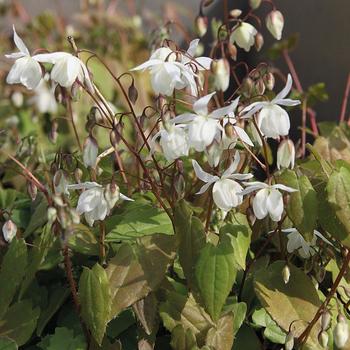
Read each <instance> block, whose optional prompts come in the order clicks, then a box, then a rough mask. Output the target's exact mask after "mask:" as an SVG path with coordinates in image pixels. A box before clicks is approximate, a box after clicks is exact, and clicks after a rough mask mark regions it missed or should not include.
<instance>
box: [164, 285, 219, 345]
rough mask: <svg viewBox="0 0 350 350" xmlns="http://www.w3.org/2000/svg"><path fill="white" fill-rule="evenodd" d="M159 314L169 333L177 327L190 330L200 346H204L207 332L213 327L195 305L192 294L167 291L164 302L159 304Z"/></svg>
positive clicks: (204, 313)
mask: <svg viewBox="0 0 350 350" xmlns="http://www.w3.org/2000/svg"><path fill="white" fill-rule="evenodd" d="M159 314H160V317H161V318H162V320H163V323H164V326H165V327H166V328H167V329H168V330H169V331H170V332H172V331H173V329H174V328H175V327H176V326H178V325H181V326H182V327H183V328H184V329H185V330H187V329H190V330H191V331H192V333H193V334H194V335H195V336H196V339H197V343H198V345H200V346H201V345H204V341H205V336H206V334H207V332H208V330H209V329H210V327H212V326H214V324H213V322H212V321H211V319H210V316H209V315H208V314H207V313H206V312H205V311H204V310H203V308H202V307H201V306H200V305H198V304H197V303H196V301H195V299H194V298H193V295H192V294H190V295H189V296H187V295H183V294H181V293H178V292H176V291H167V293H166V301H165V302H163V303H161V304H160V307H159Z"/></svg>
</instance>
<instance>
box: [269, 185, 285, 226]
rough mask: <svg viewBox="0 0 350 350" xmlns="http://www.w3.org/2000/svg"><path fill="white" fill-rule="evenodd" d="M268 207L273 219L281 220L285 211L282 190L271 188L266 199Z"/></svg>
mask: <svg viewBox="0 0 350 350" xmlns="http://www.w3.org/2000/svg"><path fill="white" fill-rule="evenodd" d="M266 207H267V210H268V212H269V214H270V217H271V220H273V221H279V220H281V216H282V213H283V196H282V194H281V192H279V191H278V190H275V189H271V190H270V193H269V195H268V197H267V200H266Z"/></svg>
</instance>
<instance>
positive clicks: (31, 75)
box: [5, 26, 42, 90]
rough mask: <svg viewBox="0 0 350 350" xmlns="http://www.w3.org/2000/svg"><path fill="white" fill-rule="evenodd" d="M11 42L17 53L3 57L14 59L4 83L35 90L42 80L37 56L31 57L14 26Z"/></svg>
mask: <svg viewBox="0 0 350 350" xmlns="http://www.w3.org/2000/svg"><path fill="white" fill-rule="evenodd" d="M13 41H14V42H15V45H16V47H17V48H18V50H19V52H14V53H11V54H8V55H5V57H7V58H12V59H15V63H14V65H13V66H12V68H11V70H10V72H9V74H8V75H7V78H6V82H7V83H8V84H23V85H24V86H25V87H26V88H27V89H29V90H31V89H35V88H36V87H37V86H38V85H39V83H40V80H41V78H42V69H41V66H40V64H39V63H38V61H37V60H36V57H37V56H31V55H30V53H29V50H28V48H27V46H26V45H25V44H24V42H23V40H22V39H21V38H20V37H19V36H18V35H17V33H16V29H15V26H13Z"/></svg>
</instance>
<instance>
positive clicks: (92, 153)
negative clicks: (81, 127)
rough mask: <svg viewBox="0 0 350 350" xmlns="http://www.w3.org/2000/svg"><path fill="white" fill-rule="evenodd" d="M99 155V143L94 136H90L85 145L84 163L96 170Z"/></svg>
mask: <svg viewBox="0 0 350 350" xmlns="http://www.w3.org/2000/svg"><path fill="white" fill-rule="evenodd" d="M97 155H98V145H97V141H96V139H95V138H94V137H93V136H91V135H90V136H88V137H87V138H86V140H85V143H84V148H83V161H84V165H85V166H86V167H92V168H94V167H95V165H96V159H97Z"/></svg>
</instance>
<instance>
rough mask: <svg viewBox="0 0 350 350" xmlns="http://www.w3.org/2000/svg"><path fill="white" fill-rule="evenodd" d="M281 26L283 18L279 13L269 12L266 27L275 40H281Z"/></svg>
mask: <svg viewBox="0 0 350 350" xmlns="http://www.w3.org/2000/svg"><path fill="white" fill-rule="evenodd" d="M283 26H284V18H283V15H282V13H281V12H280V11H277V10H275V11H271V12H270V13H269V14H268V15H267V16H266V27H267V29H268V30H269V32H270V33H271V34H272V36H273V37H274V38H275V39H277V40H280V39H281V37H282V30H283Z"/></svg>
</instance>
